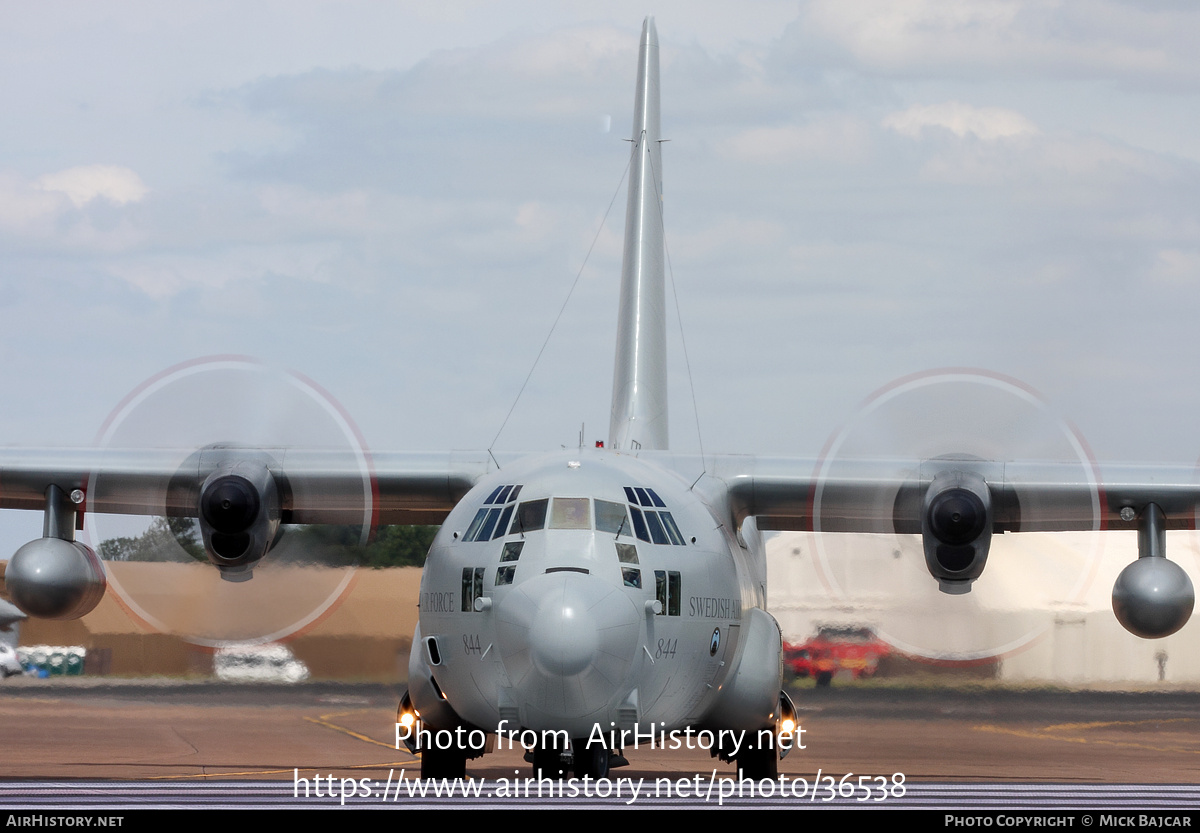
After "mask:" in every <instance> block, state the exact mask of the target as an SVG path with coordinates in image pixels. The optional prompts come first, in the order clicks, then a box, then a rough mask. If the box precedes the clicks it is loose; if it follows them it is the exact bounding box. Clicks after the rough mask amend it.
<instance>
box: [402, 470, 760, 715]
mask: <svg viewBox="0 0 1200 833" xmlns="http://www.w3.org/2000/svg"><path fill="white" fill-rule="evenodd" d="M688 486H689V484H687V483H685V482H683V481H682V480H680V479H679V477H678V475H676V474H674V473H672V472H668V471H665V470H663V469H660V468H658V467H657V466H655V465H653V464H651V463H647V462H643V461H640V460H638V459H637V458H636V457H633V456H627V455H623V454H619V453H615V452H611V451H604V450H592V449H577V450H572V451H569V452H561V453H556V454H550V455H546V456H538V457H532V458H527V459H525V460H522V461H520V462H518V463H516V464H514V465H508V466H505V467H504V468H503V469H502V470H500V471H498V472H495V473H494V474H493V475H490V476H488V477H486V478H484V479H483V480H481V481H480V482H479V484H478V485H477V486H476V487H475V488H474V489H472V490H471V492H470V493H469V494H467V496H466V497H465V498H464V499H463V500H462V501H461V502H460V503H459V504H458V506H457V507H456V508H455V509H454V510H453V511H452V512H451V513H450V515H449V516H448V517H447V519H446V521H445V523H444V524H443V525H442V528H441V530H440V532H439V533H438V536H437V538H436V539H435V540H434V543H433V546H432V547H431V549H430V553H429V558H428V560H427V562H426V566H425V572H424V575H423V578H422V582H421V600H420V608H421V610H420V620H419V622H420V624H419V627H418V631H417V634H416V637H415V638H414V644H413V653H412V660H411V661H410V669H409V676H410V693H411V695H412V697H413V703H414V705H415V706H416V708H417V710H418V711H419V712H420V713H421V714H422V715H424V716H426V720H427V722H432V723H434V724H438V723H443V724H444V723H445V721H446V720H447V719H449V720H453V719H454V718H452V717H450V712H449V711H447V710H446V709H445V707H446V706H447V705H448V706H449V708H450V709H451V710H452V712H453V715H454V716H456V717H457V719H458V720H459V721H462V722H465V723H467V724H470V725H472V726H474V727H477V728H480V729H483V730H485V731H488V732H495V731H496V730H497V728H498V727H501V728H502V729H503V730H516V729H531V730H534V731H537V732H540V731H545V730H550V731H560V732H564V733H565V735H566V736H568V737H570V738H572V739H577V738H587V737H589V736H591V735H592V734H593V733H594V732H595V731H596V727H597V726H598V727H600V729H601V730H602V731H603V732H605V733H608V732H609V730H610V729H613V728H616V729H618V730H619V729H627V730H637V731H640V732H643V733H645V732H649V731H651V730H655V731H661V730H666V731H670V730H672V729H675V728H679V727H684V726H697V725H704V724H706V723H710V722H714V721H715V723H718V724H721V725H722V726H723V727H724V726H726V725H728V724H729V723H730V722H731V721H734V722H736V717H735V716H734V715H732V714H731V715H729V718H728V719H724V718H723V716H722V715H721V714H720V712H721V705H722V703H721V700H722V692H723V690H724V688H725V686H726V683H727V682H728V681H729V680H730V677H731V675H733V674H736V673H737V668H738V660H739V651H740V648H741V647H742V645H741V643H742V642H743V639H742V636H743V625H744V623H745V620H746V617H747V614H748V612H749V611H750V610H752V609H759V610H760V613H761V608H762V607H763V601H764V600H763V599H762V597H761V592H762V591H761V585H759V584H757V583H756V582H755V581H754V578H753V576H754V574H755V573H754V571H753V570H752V569H751V565H750V563H749V561H750V559H752V558H754V557H760V556H759V555H756V554H755V553H752V552H751V551H750V550H749V549H747V548H746V547H744V546H742V545H741V544H739V541H738V538H737V536H736V534H735V533H734V531H732V530H730V529H729V528H728V525H727V524H724V523H722V522H721V521H720V520H719V516H718V514H716V513H715V512H714V511H713V509H712V508H711V507H710V506H709V505H707V504H706V502H705V501H704V500H703V499H702V498H701V496H699V495H698V494H697V493H696V492H694V491H691V490H689V488H688ZM776 665H777V662H776ZM767 676H770V675H769V673H768V674H767ZM425 677H428V679H430V680H432V681H433V683H434V684H427V685H421V684H419V681H420V680H421V678H425ZM763 685H765V687H766V688H767V689H768V690H767V691H766V692H764V694H763V698H764V700H765V701H771V700H772V699H773V698H777V697H778V692H779V679H778V673H776V674H775V676H774V678H773V679H771V680H770V681H769V682H766V683H764V684H763ZM768 711H769V710H768ZM439 716H441V720H439ZM768 717H769V714H768V713H763V712H760V713H759V714H758V716H757V717H756V718H754V719H755V720H756V721H757V723H758V725H756V726H747V727H745V728H753V729H757V728H761V727H762V726H763V725H765V723H766V721H767V719H768ZM440 728H453V727H450V726H445V725H442V726H441V727H440Z"/></svg>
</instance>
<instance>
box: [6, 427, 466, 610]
mask: <svg viewBox="0 0 1200 833" xmlns="http://www.w3.org/2000/svg"><path fill="white" fill-rule="evenodd" d="M488 460H489V457H488V455H487V454H486V453H483V454H471V453H449V452H448V453H399V454H396V453H393V454H387V453H385V454H378V455H370V456H368V455H366V454H365V453H361V452H351V451H344V450H336V451H335V450H298V449H280V448H243V447H231V446H219V445H213V446H207V447H205V448H202V449H200V450H199V451H180V450H171V449H155V450H133V449H74V450H61V449H60V450H50V449H8V450H4V451H2V452H0V508H5V509H41V510H42V511H43V513H44V520H43V533H42V537H41V538H38V539H35V540H33V541H30V542H29V543H27V544H25V545H24V546H23V547H21V548H20V549H19V550H17V552H16V553H15V554H14V555H13V556H12V558H11V560H10V561H9V563H8V566H7V568H6V570H5V572H4V579H5V585H6V587H7V590H8V592H9V594H10V595H11V597H12V599H13V601H14V602H16V604H17V606H18V607H20V608H21V609H22V610H23V611H25V612H26V613H30V614H32V615H35V616H39V617H42V618H52V619H74V618H78V617H80V616H83V615H85V614H86V613H88V612H89V611H91V610H92V609H94V608H95V606H96V605H97V604H98V603H99V601H100V599H101V598H102V597H103V595H104V591H105V587H106V584H107V578H106V574H105V569H104V567H103V566H102V564H101V563H100V560H99V558H97V556H96V553H95V552H94V551H92V550H91V548H89V547H87V546H85V545H84V544H82V543H79V542H77V541H76V540H75V531H76V530H77V529H81V528H82V526H83V516H84V514H85V513H87V512H98V513H106V514H108V513H111V514H125V515H155V516H165V517H168V518H170V517H194V518H197V519H198V522H199V528H200V537H201V539H202V541H203V545H204V550H205V553H206V554H207V556H208V560H209V561H210V562H211V563H212V564H213V565H214V566H215V567H216V568H217V569H218V570H219V571H220V574H221V577H222V578H224V579H228V580H229V581H231V582H242V581H245V580H247V579H249V578H250V577H251V575H252V573H253V569H254V567H255V565H256V564H257V563H258V562H259V561H260V560H261V559H262V557H263V556H264V555H266V553H267V551H268V550H269V549H271V547H272V546H274V544H275V542H276V541H277V540H278V538H279V533H280V531H281V530H280V525H281V524H287V523H294V524H351V525H361V526H363V527H373V526H375V525H376V524H410V523H419V524H437V523H440V522H441V521H442V519H443V518H444V517H445V516H446V514H447V513H448V512H449V511H450V510H451V509H452V508H453V507H454V505H455V504H456V503H457V502H458V501H459V500H460V499H461V498H462V497H463V496H464V495H465V494H466V493H467V492H468V491H469V490H470V488H471V487H472V485H474V483H475V481H476V480H477V479H478V478H479V477H481V476H482V475H484V474H485V473H486V472H487V471H488V468H489V465H488Z"/></svg>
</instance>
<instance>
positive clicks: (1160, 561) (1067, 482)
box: [685, 456, 1200, 638]
mask: <svg viewBox="0 0 1200 833" xmlns="http://www.w3.org/2000/svg"><path fill="white" fill-rule="evenodd" d="M688 462H689V463H690V465H689V466H687V467H686V468H687V471H688V473H689V474H690V473H692V472H694V469H695V466H696V464H697V461H695V460H691V461H688ZM704 472H705V474H704V475H703V476H700V477H698V479H696V480H695V483H696V488H698V489H701V490H703V491H704V492H705V493H706V494H707V495H709V496H710V499H711V500H714V501H723V502H724V503H723V508H724V510H725V511H727V512H728V513H729V516H730V519H731V522H732V523H733V524H735V525H736V526H740V525H741V523H742V521H743V520H745V519H746V518H750V517H753V518H755V520H756V525H757V528H758V529H760V530H798V531H806V530H807V531H818V532H876V533H892V532H894V533H909V534H919V535H920V536H921V538H922V544H923V548H924V553H925V563H926V567H927V568H928V570H929V572H930V574H931V575H932V576H933V577H934V578H935V579H937V581H938V586H939V588H940V589H941V590H942V591H943V592H946V593H951V594H960V593H966V592H968V591H969V590H970V587H971V584H972V582H974V581H975V579H977V578H979V576H980V575H982V573H983V570H984V566H985V565H986V562H987V556H988V550H989V547H990V543H991V538H992V535H994V534H996V533H1003V532H1067V531H1079V530H1105V529H1127V530H1136V531H1137V533H1138V559H1137V561H1135V562H1133V563H1131V564H1129V565H1128V566H1127V567H1126V568H1125V570H1124V571H1122V573H1121V574H1120V576H1119V577H1118V578H1117V581H1116V584H1115V585H1114V588H1113V610H1114V612H1115V613H1116V615H1117V618H1118V620H1120V622H1121V624H1122V625H1124V626H1125V628H1126V629H1127V630H1129V631H1131V632H1132V633H1135V634H1137V635H1139V636H1143V637H1147V638H1155V637H1161V636H1166V635H1169V634H1171V633H1174V632H1175V631H1176V630H1178V629H1179V628H1180V627H1182V626H1183V624H1184V623H1185V622H1186V621H1187V620H1188V617H1189V616H1190V615H1191V612H1192V608H1193V605H1194V602H1195V593H1194V590H1193V587H1192V583H1191V580H1190V579H1189V578H1188V576H1187V573H1186V572H1185V571H1184V570H1183V569H1182V568H1181V567H1180V566H1179V565H1178V564H1176V563H1174V562H1171V561H1168V560H1167V558H1166V531H1167V530H1168V529H1194V528H1195V526H1196V511H1197V506H1198V505H1200V478H1198V476H1197V472H1196V470H1195V469H1193V468H1191V467H1184V466H1154V465H1135V464H1119V465H1109V466H1106V467H1105V468H1104V469H1103V471H1102V472H1101V470H1100V469H1098V468H1097V467H1096V466H1095V465H1093V464H1090V463H1086V464H1085V463H1081V462H1078V461H1075V462H1045V461H1020V460H1017V461H988V460H981V459H977V458H972V457H966V456H960V457H954V456H941V457H937V458H934V459H930V460H888V459H878V460H865V459H841V460H836V461H833V462H829V461H816V460H802V459H794V458H793V459H784V458H763V457H716V458H709V459H708V460H706V461H705V466H704ZM685 476H686V475H685ZM692 476H693V477H694V476H695V475H694V474H692Z"/></svg>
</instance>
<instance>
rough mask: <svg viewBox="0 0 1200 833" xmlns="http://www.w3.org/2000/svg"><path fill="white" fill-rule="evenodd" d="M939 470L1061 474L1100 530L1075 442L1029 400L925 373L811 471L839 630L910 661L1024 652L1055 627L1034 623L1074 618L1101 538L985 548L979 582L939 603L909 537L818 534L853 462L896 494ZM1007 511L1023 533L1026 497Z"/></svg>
mask: <svg viewBox="0 0 1200 833" xmlns="http://www.w3.org/2000/svg"><path fill="white" fill-rule="evenodd" d="M944 457H954V458H961V459H967V460H970V459H977V460H983V461H997V462H1005V461H1014V460H1026V461H1029V460H1042V461H1054V462H1064V463H1068V464H1069V466H1067V467H1066V468H1067V470H1068V471H1069V472H1071V473H1072V474H1071V480H1072V482H1073V483H1078V484H1080V485H1081V486H1082V487H1083V488H1081V489H1080V493H1081V498H1080V500H1081V507H1082V509H1081V511H1083V513H1084V516H1085V517H1091V518H1093V519H1094V521H1093V523H1092V528H1093V529H1100V528H1101V527H1100V517H1101V515H1100V511H1099V510H1100V478H1099V472H1098V470H1097V467H1096V465H1095V463H1094V462H1093V460H1092V459H1091V455H1090V452H1089V451H1088V448H1087V445H1086V443H1085V442H1084V441H1083V439H1082V438H1081V437H1080V436H1079V434H1078V433H1077V431H1076V430H1075V429H1074V428H1073V427H1071V426H1070V425H1069V424H1068V423H1067V422H1066V421H1065V420H1063V419H1062V418H1060V417H1059V416H1057V415H1056V414H1055V413H1054V412H1053V411H1052V409H1051V408H1050V407H1049V405H1047V403H1046V402H1045V400H1044V399H1042V397H1041V396H1039V395H1038V394H1037V393H1036V392H1035V391H1033V390H1032V389H1030V388H1029V387H1027V386H1025V385H1023V384H1021V383H1020V382H1018V381H1016V380H1014V379H1011V378H1008V377H1004V376H1001V375H999V374H994V373H989V372H986V371H980V370H970V369H951V370H937V371H929V372H926V373H921V374H916V375H914V376H909V377H905V378H903V379H900V380H898V381H896V382H894V383H892V384H890V385H887V386H885V387H884V388H882V389H880V390H879V391H877V392H876V393H875V394H873V395H872V396H870V397H869V398H868V399H867V400H866V402H865V403H864V404H863V406H862V408H861V409H860V410H859V412H858V413H857V414H856V415H855V416H854V418H853V419H851V420H850V421H849V422H848V423H847V424H846V425H845V426H844V427H843V428H842V429H841V430H839V431H837V432H836V433H835V434H834V435H833V436H831V437H830V439H829V441H828V443H827V444H826V449H825V452H824V454H823V455H822V457H821V460H820V461H819V463H818V465H817V470H816V481H817V484H818V485H817V489H816V490H815V496H814V504H813V525H814V530H815V531H816V532H817V533H818V534H816V535H814V544H813V552H814V566H815V568H816V571H817V574H818V577H819V580H820V581H821V582H822V584H823V585H824V587H825V589H826V591H827V592H828V593H829V595H830V596H831V597H832V598H833V599H835V600H836V601H835V604H836V605H837V606H838V610H839V611H842V612H843V613H839V616H838V618H839V619H847V618H849V619H855V618H856V619H857V621H855V622H853V623H854V624H860V625H864V626H871V627H873V628H874V629H875V631H876V633H877V634H878V635H879V636H880V637H881V638H883V639H885V640H886V641H887V642H888V643H890V644H891V645H893V646H894V647H896V648H898V649H899V650H901V651H903V652H904V653H906V654H909V655H912V656H916V657H921V658H925V659H932V660H944V661H959V662H961V661H973V662H986V661H990V660H992V659H994V658H998V657H1002V656H1005V655H1010V654H1012V653H1014V652H1017V651H1020V650H1024V649H1026V648H1027V647H1029V646H1030V645H1031V644H1032V643H1033V642H1034V641H1036V640H1037V639H1038V637H1039V636H1041V635H1042V634H1044V633H1045V632H1046V631H1047V629H1048V628H1049V626H1050V623H1051V622H1052V621H1053V619H1054V617H1053V616H1049V615H1047V613H1046V611H1047V610H1052V611H1055V612H1056V615H1057V616H1058V617H1059V618H1060V619H1062V618H1063V617H1064V616H1066V617H1067V618H1068V619H1069V618H1070V614H1071V612H1073V611H1074V612H1078V611H1080V610H1081V609H1082V603H1083V600H1084V598H1085V595H1086V593H1087V590H1088V588H1089V586H1090V585H1091V583H1092V581H1093V580H1094V578H1095V576H1096V573H1097V570H1098V568H1099V562H1100V555H1101V552H1102V547H1103V541H1102V540H1101V539H1102V537H1103V536H1096V535H1090V534H1087V533H1023V534H1020V535H1010V534H1005V535H999V534H997V535H993V536H992V539H991V551H990V554H989V556H988V561H987V567H986V569H985V570H984V572H983V575H982V576H981V577H980V578H979V579H978V580H977V581H975V582H974V585H973V587H972V590H971V592H970V593H968V594H965V595H958V596H951V595H947V594H945V593H941V592H939V591H938V586H937V581H936V580H935V579H934V578H933V577H932V576H930V574H929V572H928V570H927V568H926V566H925V560H924V554H923V550H922V543H921V537H920V535H912V534H908V535H898V534H896V533H895V531H894V529H893V526H892V522H891V521H890V520H888V521H885V522H880V523H878V524H877V526H876V528H874V529H871V530H870V531H868V532H861V533H846V532H837V533H832V532H828V533H825V534H821V533H822V529H823V527H822V514H821V498H822V493H823V490H824V486H825V483H827V482H830V483H832V482H835V481H836V480H838V479H839V477H840V476H844V474H845V473H846V472H848V471H851V470H852V469H853V461H856V460H871V461H878V465H875V470H876V471H878V473H879V474H880V475H883V476H884V480H885V481H889V482H892V483H895V482H905V481H908V482H913V481H915V480H916V479H917V478H918V474H919V473H918V469H919V468H920V465H921V462H922V461H929V460H934V459H936V458H944ZM888 467H890V470H886V471H885V470H880V469H881V468H882V469H888ZM896 496H897V493H896V490H895V489H894V488H892V489H890V490H889V489H887V488H885V487H883V486H881V487H880V489H879V490H878V492H877V494H875V495H874V496H873V499H872V503H873V507H872V509H873V511H872V514H873V515H874V516H876V517H884V518H890V517H891V510H892V507H893V506H894V505H895V501H896ZM1017 497H1018V499H1019V500H1020V505H1021V518H1022V523H1025V522H1026V520H1027V519H1028V520H1029V521H1030V522H1031V523H1032V522H1033V521H1036V519H1037V518H1038V516H1039V506H1038V502H1037V500H1036V499H1035V498H1034V496H1032V495H1022V494H1020V492H1019V491H1018V495H1017ZM1043 510H1047V508H1046V507H1043ZM1047 511H1048V510H1047ZM824 528H825V529H832V528H833V521H832V520H830V521H829V522H828V523H827V524H826V525H825V527H824ZM844 614H848V616H847V615H844ZM847 624H850V622H847Z"/></svg>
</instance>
